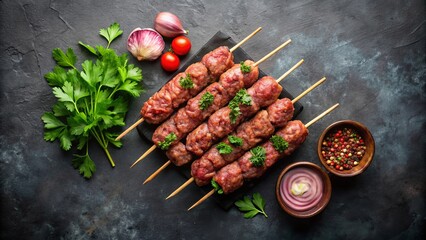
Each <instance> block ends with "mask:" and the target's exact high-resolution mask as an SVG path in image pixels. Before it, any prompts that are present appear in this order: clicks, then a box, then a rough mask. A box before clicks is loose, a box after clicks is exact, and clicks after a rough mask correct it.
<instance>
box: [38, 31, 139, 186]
mask: <svg viewBox="0 0 426 240" xmlns="http://www.w3.org/2000/svg"><path fill="white" fill-rule="evenodd" d="M112 26H113V27H110V28H108V30H103V31H102V30H101V32H102V33H103V34H105V35H106V36H108V38H107V40H108V44H110V43H111V42H112V41H113V40H114V38H116V37H117V36H119V35H120V34H121V33H122V31H121V30H120V29H119V25H118V24H113V25H112ZM101 35H102V34H101ZM79 44H80V45H81V46H83V47H85V48H86V49H87V50H89V51H90V52H91V53H93V54H94V55H96V60H85V61H84V62H83V63H82V64H81V68H82V69H77V66H76V65H75V64H76V62H77V57H76V55H75V54H74V51H73V50H72V49H71V48H68V49H67V51H66V52H63V51H62V50H61V49H59V48H55V49H53V51H52V56H53V58H54V59H55V61H56V63H57V65H56V66H55V67H54V68H53V71H51V72H49V73H47V74H45V75H44V76H45V78H46V81H47V83H48V84H49V86H51V87H52V92H53V94H54V95H55V97H56V98H57V102H56V103H55V104H54V105H53V108H52V111H51V112H46V113H44V114H43V115H42V117H41V119H42V121H43V123H44V128H45V131H44V139H45V140H46V141H55V140H58V141H59V142H60V147H61V148H62V149H63V150H66V151H68V150H70V149H71V148H72V146H73V144H76V145H77V150H78V151H81V150H82V149H84V148H86V152H85V153H84V154H75V155H74V159H73V161H72V164H73V166H74V167H75V168H77V169H78V170H79V172H80V173H81V174H82V175H83V176H84V177H86V178H90V177H91V176H92V175H93V173H94V172H95V170H96V167H95V163H94V161H93V160H92V159H91V158H90V156H89V153H88V143H89V140H90V139H94V140H96V141H97V142H98V143H99V145H100V146H101V148H102V149H103V150H104V152H105V154H106V156H107V158H108V160H109V161H110V163H111V165H112V166H113V167H114V166H115V163H114V161H113V159H112V157H111V155H110V153H109V151H108V145H109V144H112V145H114V146H116V147H121V142H119V141H115V137H116V136H117V135H118V134H116V133H114V132H113V130H112V128H113V127H116V126H123V125H125V124H124V117H125V116H126V113H127V111H128V105H129V100H130V98H131V97H135V96H139V95H140V93H141V92H142V90H143V89H142V87H141V86H140V81H141V80H142V71H141V70H140V69H139V68H138V67H135V66H134V65H132V64H128V55H127V54H123V55H121V56H119V55H117V53H116V52H115V51H114V50H113V49H109V48H104V47H102V46H96V48H94V47H91V46H89V45H86V44H84V43H82V42H79Z"/></svg>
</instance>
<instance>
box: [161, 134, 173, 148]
mask: <svg viewBox="0 0 426 240" xmlns="http://www.w3.org/2000/svg"><path fill="white" fill-rule="evenodd" d="M176 139H177V136H176V134H175V133H169V134H168V135H167V136H166V137H165V138H164V141H161V142H159V143H158V146H159V147H160V148H161V150H167V149H169V147H170V145H171V144H172V143H173V141H175V140H176Z"/></svg>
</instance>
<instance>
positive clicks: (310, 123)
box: [305, 103, 339, 128]
mask: <svg viewBox="0 0 426 240" xmlns="http://www.w3.org/2000/svg"><path fill="white" fill-rule="evenodd" d="M338 106H339V104H338V103H336V104H334V105H333V106H332V107H330V108H329V109H327V110H325V111H324V112H323V113H321V114H320V115H318V116H317V117H316V118H314V119H312V120H311V121H309V122H308V123H307V124H305V127H306V128H308V127H309V126H311V125H312V124H314V123H316V122H317V121H318V120H320V119H321V118H323V117H324V116H325V115H327V114H329V113H330V112H331V111H333V110H334V109H336V108H337V107H338Z"/></svg>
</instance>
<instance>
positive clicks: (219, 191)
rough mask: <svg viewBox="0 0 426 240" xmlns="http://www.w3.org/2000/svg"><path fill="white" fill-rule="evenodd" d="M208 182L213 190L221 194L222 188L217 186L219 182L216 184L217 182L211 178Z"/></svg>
mask: <svg viewBox="0 0 426 240" xmlns="http://www.w3.org/2000/svg"><path fill="white" fill-rule="evenodd" d="M210 183H211V184H212V187H213V188H214V190H215V191H216V192H217V193H218V194H223V189H222V188H221V187H220V186H219V184H217V182H216V181H215V180H214V179H213V178H212V180H211V181H210Z"/></svg>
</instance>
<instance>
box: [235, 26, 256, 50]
mask: <svg viewBox="0 0 426 240" xmlns="http://www.w3.org/2000/svg"><path fill="white" fill-rule="evenodd" d="M260 30H262V27H259V28H257V29H256V30H254V32H252V33H251V34H250V35H248V36H247V37H246V38H244V39H243V40H241V41H240V42H239V43H237V45H235V46H234V47H232V48H231V49H229V51H230V52H233V51H235V50H237V48H239V47H240V46H241V45H243V44H244V43H245V42H247V41H248V40H249V39H250V38H251V37H253V36H254V35H256V33H258V32H259V31H260Z"/></svg>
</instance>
